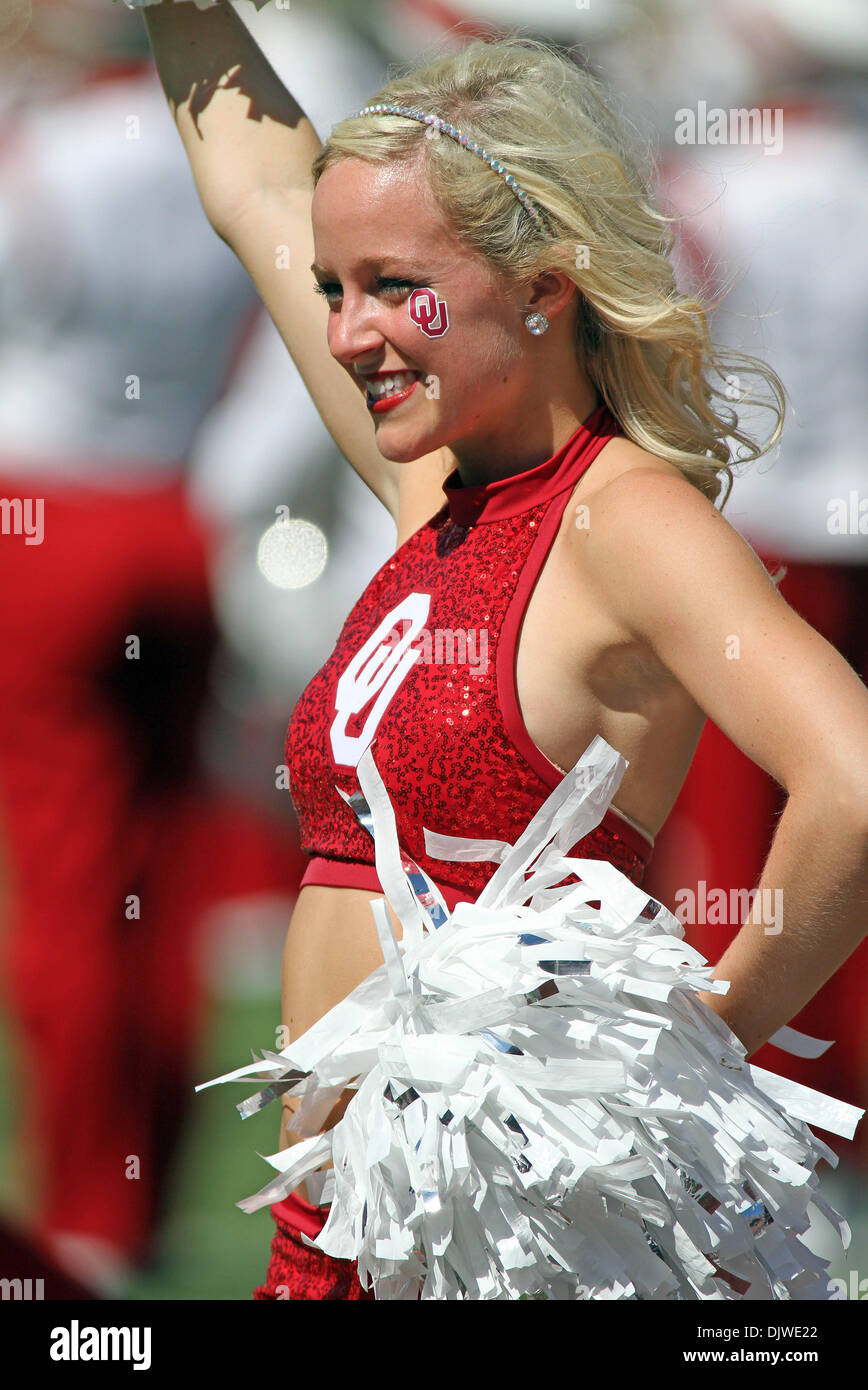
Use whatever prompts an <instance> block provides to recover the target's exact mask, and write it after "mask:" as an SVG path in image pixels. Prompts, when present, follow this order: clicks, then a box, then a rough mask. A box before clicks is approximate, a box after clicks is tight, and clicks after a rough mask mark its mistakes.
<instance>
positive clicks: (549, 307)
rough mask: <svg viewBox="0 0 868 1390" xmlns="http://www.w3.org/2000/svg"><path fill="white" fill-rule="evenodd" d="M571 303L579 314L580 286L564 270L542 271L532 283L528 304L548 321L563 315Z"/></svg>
mask: <svg viewBox="0 0 868 1390" xmlns="http://www.w3.org/2000/svg"><path fill="white" fill-rule="evenodd" d="M571 302H572V303H573V305H574V308H575V311H576V312H578V308H579V289H578V286H577V285H576V283H575V281H574V280H571V279H570V277H569V275H565V274H564V272H563V271H562V270H545V271H542V272H541V273H540V274H539V275H536V276H534V278H533V280H532V281H531V282H530V286H529V290H528V297H527V300H526V303H527V305H528V306H529V308H531V309H534V310H535V311H536V312H537V313H539V314H545V316H546V318H547V319H552V318H553V317H554V315H555V314H560V313H562V312H563V310H564V309H565V308H566V307H567V305H568V304H570V303H571Z"/></svg>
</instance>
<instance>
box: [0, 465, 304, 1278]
mask: <svg viewBox="0 0 868 1390" xmlns="http://www.w3.org/2000/svg"><path fill="white" fill-rule="evenodd" d="M31 491H32V493H33V494H35V495H36V496H41V495H42V491H43V490H42V489H38V488H34V489H32V490H28V489H27V487H26V484H25V482H24V480H23V478H18V479H16V478H11V477H8V476H5V477H4V476H2V475H0V496H5V497H10V498H16V497H21V496H22V492H24V493H25V495H28V496H29V495H31ZM44 491H45V497H44V508H45V510H44V538H43V540H42V543H41V544H39V545H32V546H31V545H26V544H25V538H24V536H23V535H15V534H3V535H0V592H2V595H3V599H2V604H0V860H2V875H0V877H2V884H0V888H2V899H3V901H2V918H0V922H2V942H0V944H2V987H3V992H4V995H5V999H4V1007H5V1010H6V1014H7V1017H10V1019H11V1023H12V1043H13V1047H14V1064H15V1074H16V1083H17V1084H16V1092H17V1096H16V1100H17V1108H18V1111H19V1118H20V1121H21V1124H22V1126H23V1138H24V1141H25V1147H26V1149H27V1151H28V1156H29V1157H30V1168H29V1173H28V1176H30V1175H32V1177H33V1178H34V1179H35V1186H36V1193H35V1202H36V1210H35V1211H33V1212H32V1213H30V1220H31V1223H32V1227H31V1228H32V1229H33V1228H34V1227H35V1230H34V1234H35V1235H36V1236H38V1237H40V1238H50V1236H51V1234H52V1233H54V1232H57V1231H74V1232H76V1233H81V1234H86V1235H92V1236H97V1237H101V1238H102V1239H104V1240H107V1241H110V1242H112V1243H113V1244H114V1245H115V1246H116V1247H118V1248H119V1250H120V1251H121V1252H122V1253H123V1254H125V1255H126V1256H127V1257H128V1258H131V1259H135V1258H137V1257H141V1256H143V1255H145V1254H146V1253H147V1251H148V1247H149V1243H150V1241H151V1238H152V1237H153V1234H154V1231H155V1228H156V1225H157V1221H158V1218H159V1216H160V1214H161V1211H162V1206H163V1202H164V1198H165V1195H166V1190H167V1186H168V1180H169V1177H170V1175H171V1163H172V1161H173V1158H174V1155H175V1152H176V1147H177V1141H178V1137H179V1132H180V1129H181V1126H182V1122H183V1121H184V1119H185V1117H186V1115H187V1114H188V1113H189V1110H190V1107H191V1105H192V1104H193V1103H194V1100H195V1096H194V1091H193V1086H194V1084H195V1082H196V1081H197V1080H199V1079H200V1078H199V1077H198V1076H196V1075H195V1074H194V1068H193V1056H194V1047H195V1042H196V1038H197V1035H198V1032H199V1026H200V1020H201V1015H202V1002H203V1001H202V990H201V986H200V981H199V969H198V965H197V959H196V955H195V947H196V939H195V930H196V924H197V920H198V919H199V918H200V917H201V915H202V911H203V908H204V906H206V905H207V903H208V901H213V900H214V898H219V897H220V896H221V890H225V888H226V886H227V876H228V877H229V878H230V879H231V876H232V874H233V873H234V874H235V878H236V880H237V882H236V884H235V885H232V884H231V883H230V885H229V887H230V891H231V890H232V887H233V886H234V887H235V891H241V892H243V891H245V889H246V891H255V890H254V889H253V888H252V887H249V888H248V887H246V885H245V884H244V882H243V879H244V874H243V873H241V874H239V872H238V869H239V854H242V855H243V854H245V853H246V852H248V851H249V850H251V849H252V850H253V853H254V856H255V854H256V852H257V848H258V849H259V853H260V862H258V863H257V864H256V865H255V867H254V871H253V874H254V875H255V874H258V875H259V877H260V879H264V880H265V883H264V885H263V886H264V887H266V888H273V887H274V886H275V883H276V875H275V873H274V867H275V858H276V856H275V854H274V853H273V851H272V849H271V848H269V847H268V846H267V845H266V846H265V852H264V856H263V853H262V847H261V846H260V845H259V844H258V841H257V835H256V828H255V826H254V825H253V820H254V817H253V815H252V814H248V815H247V816H246V818H245V817H244V816H243V815H241V816H238V815H236V814H235V812H236V808H235V806H234V803H232V804H230V803H229V801H228V798H226V797H225V796H220V795H218V796H215V795H214V792H213V790H212V789H210V788H208V787H206V786H205V785H204V784H203V782H202V781H201V774H200V773H199V770H198V767H197V764H196V758H195V749H196V724H197V719H198V715H199V711H200V708H201V705H202V703H203V700H204V696H205V691H206V686H207V675H208V661H209V656H210V653H211V650H212V644H213V640H214V633H213V628H212V618H211V599H210V593H209V582H208V565H207V549H208V545H207V538H206V536H205V534H204V533H203V530H202V528H201V526H200V524H199V523H198V522H197V520H196V519H195V518H194V517H193V516H192V515H191V513H190V512H189V510H188V508H187V505H186V503H185V500H184V494H183V491H182V488H181V486H180V485H179V484H171V485H169V486H167V487H164V488H160V489H156V490H154V491H153V492H147V493H140V492H139V493H130V494H128V495H126V494H122V493H116V494H114V493H113V494H109V493H103V492H99V491H85V490H83V489H79V490H73V489H72V488H62V487H57V486H55V485H53V484H52V486H51V487H50V488H46V489H45V490H44ZM131 637H132V638H137V639H138V641H139V644H140V646H139V652H138V655H137V657H136V659H133V660H128V659H127V650H128V644H129V639H130V638H131ZM239 831H240V833H239ZM274 838H275V839H277V838H278V837H277V834H276V833H275V836H274ZM289 839H290V837H289V835H288V834H287V833H286V832H284V833H283V834H282V835H281V843H282V844H283V846H284V855H285V865H286V874H287V876H291V875H292V873H295V874H297V870H298V863H297V861H295V862H293V859H292V855H291V852H286V849H287V840H289ZM239 841H240V842H241V848H240V850H239ZM230 851H231V853H230ZM266 861H267V862H266ZM227 862H228V865H229V866H228V867H227ZM247 862H248V861H247V860H245V862H244V863H243V864H241V865H240V867H241V868H242V869H243V870H245V872H246V870H247ZM218 875H219V880H218V877H217V876H218ZM238 880H240V881H238ZM296 882H297V878H296ZM287 887H289V885H288V884H287ZM136 904H137V905H136Z"/></svg>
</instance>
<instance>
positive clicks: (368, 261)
mask: <svg viewBox="0 0 868 1390" xmlns="http://www.w3.org/2000/svg"><path fill="white" fill-rule="evenodd" d="M412 259H413V258H412V257H411V256H409V255H407V254H406V253H405V252H401V251H387V252H385V253H384V254H383V255H382V256H366V257H365V259H364V260H362V261H359V263H358V268H359V269H360V270H365V269H367V268H370V267H371V266H375V265H382V264H383V263H384V262H387V261H405V262H406V263H408V264H409V263H411V262H412ZM310 269H311V270H312V271H313V273H314V275H331V273H332V272H331V271H330V270H327V269H326V268H325V266H322V265H320V264H319V263H318V262H317V261H312V262H311V266H310Z"/></svg>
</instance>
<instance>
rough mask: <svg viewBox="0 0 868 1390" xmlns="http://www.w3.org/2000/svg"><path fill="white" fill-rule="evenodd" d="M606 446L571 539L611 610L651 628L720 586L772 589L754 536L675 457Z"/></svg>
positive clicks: (579, 499) (621, 444)
mask: <svg viewBox="0 0 868 1390" xmlns="http://www.w3.org/2000/svg"><path fill="white" fill-rule="evenodd" d="M606 452H607V453H609V454H610V457H609V459H608V461H607V467H606V469H605V470H601V472H600V474H599V475H598V478H597V480H596V482H595V484H594V486H593V488H589V490H588V491H587V493H586V494H585V495H583V496H580V495H579V494H578V492H577V494H575V495H574V499H573V501H574V504H575V507H576V512H575V524H574V526H573V527H571V532H572V536H571V541H570V546H571V555H572V558H573V560H574V562H575V564H576V565H577V566H580V567H581V571H582V576H583V579H584V580H585V581H586V582H589V583H590V584H591V585H592V587H593V588H594V589H595V591H596V593H597V595H598V597H599V599H600V600H601V601H604V602H605V603H606V605H607V607H608V608H609V610H610V611H611V612H612V613H613V615H617V616H619V617H621V618H626V619H629V620H630V621H629V622H628V625H629V626H631V627H633V629H634V631H635V630H637V629H638V630H641V629H643V628H644V630H645V631H646V633H647V631H648V626H649V624H652V625H653V623H652V619H653V618H654V617H655V616H656V618H657V619H658V620H660V619H661V618H663V619H664V620H665V619H667V618H668V619H672V617H673V616H674V615H675V614H676V613H677V612H678V611H679V610H680V608H681V606H682V605H693V604H696V603H699V602H702V600H703V596H708V595H710V594H711V593H712V592H714V591H715V590H717V591H718V592H720V591H722V590H724V589H725V590H728V591H729V592H730V593H732V592H734V591H737V590H738V589H739V588H743V589H747V590H751V591H753V592H754V594H755V595H757V594H759V593H760V591H762V590H765V589H767V588H768V589H772V591H773V589H774V586H773V584H772V581H771V578H770V576H769V574H768V571H767V570H766V568H765V566H764V565H763V564H762V561H761V560H760V559H759V557H758V556H757V555H756V553H755V552H754V550H753V549H752V548H751V546H750V545H749V544H748V542H747V541H746V540H745V539H744V537H743V536H741V535H740V533H739V532H738V531H737V530H736V529H735V528H734V527H733V526H731V525H730V523H729V522H728V521H727V520H726V518H725V517H724V516H723V515H722V513H721V512H720V510H719V509H718V508H717V507H716V506H715V505H714V503H712V502H710V501H709V499H708V498H707V497H706V496H705V495H704V494H703V493H701V492H700V491H699V489H698V488H696V487H694V485H693V484H692V483H690V482H689V481H688V480H687V478H686V477H685V476H684V475H683V474H682V473H681V471H680V470H679V469H678V468H676V467H675V465H674V464H671V463H668V462H667V461H666V460H665V459H661V458H658V457H657V456H656V455H654V454H651V453H649V452H648V451H647V450H645V449H642V448H639V446H638V445H635V444H633V443H632V442H631V441H628V440H622V439H617V440H615V441H613V443H612V446H610V449H607V451H606ZM589 481H590V479H589Z"/></svg>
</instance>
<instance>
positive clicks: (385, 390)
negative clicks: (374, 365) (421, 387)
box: [368, 372, 416, 397]
mask: <svg viewBox="0 0 868 1390" xmlns="http://www.w3.org/2000/svg"><path fill="white" fill-rule="evenodd" d="M415 380H416V373H415V372H395V373H394V374H393V375H392V376H387V377H381V378H380V380H379V381H372V382H369V383H368V393H369V395H371V396H375V397H380V396H391V395H395V394H397V392H399V391H405V390H406V389H407V387H408V386H411V385H412V383H413V382H414V381H415Z"/></svg>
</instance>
